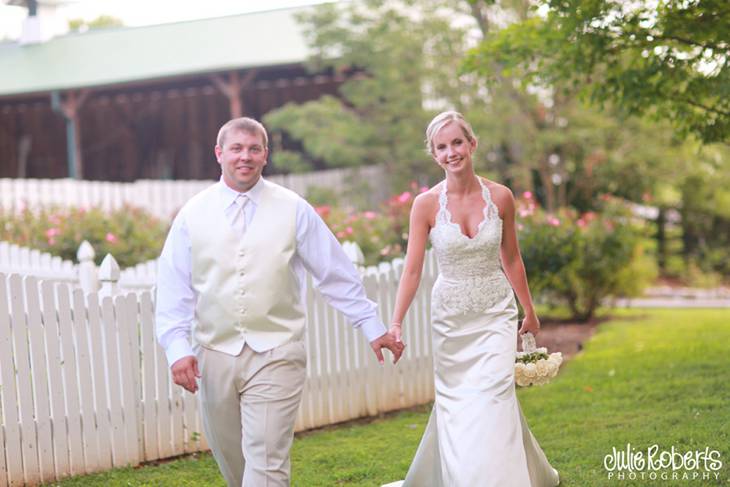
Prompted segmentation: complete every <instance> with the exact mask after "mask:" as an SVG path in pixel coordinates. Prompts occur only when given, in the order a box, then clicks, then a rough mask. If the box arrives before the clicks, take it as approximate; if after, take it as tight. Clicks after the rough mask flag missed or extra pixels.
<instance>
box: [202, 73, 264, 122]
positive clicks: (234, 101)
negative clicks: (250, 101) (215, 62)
mask: <svg viewBox="0 0 730 487" xmlns="http://www.w3.org/2000/svg"><path fill="white" fill-rule="evenodd" d="M255 77H256V70H255V69H250V70H248V71H247V72H246V75H245V76H244V77H243V79H241V78H239V75H238V71H231V72H230V73H228V76H227V79H224V78H223V77H222V76H220V75H215V74H214V75H212V76H210V80H211V81H212V82H213V85H214V86H215V87H216V88H218V91H220V92H221V93H222V94H223V95H224V96H225V97H226V98H228V106H229V111H230V115H231V118H239V117H242V116H243V109H244V107H243V103H241V90H243V89H244V88H245V87H247V86H248V85H249V84H251V82H253V80H254V78H255Z"/></svg>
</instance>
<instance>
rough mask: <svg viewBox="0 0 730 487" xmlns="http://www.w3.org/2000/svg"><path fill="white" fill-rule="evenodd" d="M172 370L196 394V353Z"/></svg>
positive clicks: (180, 361)
mask: <svg viewBox="0 0 730 487" xmlns="http://www.w3.org/2000/svg"><path fill="white" fill-rule="evenodd" d="M381 356H382V355H381ZM170 372H172V381H173V382H174V383H175V384H177V385H179V386H182V387H184V388H185V390H187V391H189V392H192V393H193V394H195V392H196V391H197V390H198V383H197V381H196V380H195V379H196V378H199V377H200V371H199V370H198V359H196V358H195V356H194V355H188V356H187V357H183V358H181V359H180V360H178V361H176V362H175V363H174V364H172V367H170Z"/></svg>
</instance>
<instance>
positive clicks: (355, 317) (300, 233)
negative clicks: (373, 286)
mask: <svg viewBox="0 0 730 487" xmlns="http://www.w3.org/2000/svg"><path fill="white" fill-rule="evenodd" d="M297 254H298V255H299V257H300V258H301V259H302V262H303V264H304V267H305V268H306V269H307V271H309V272H310V273H311V274H312V279H313V281H314V285H315V286H316V287H317V289H318V290H319V291H320V293H322V295H323V296H324V297H325V299H326V300H327V302H328V303H329V304H330V305H332V306H333V307H335V308H336V309H337V310H339V311H341V312H342V313H343V314H344V315H345V316H346V317H347V318H348V320H350V322H351V323H352V325H353V327H355V328H360V329H361V330H362V332H363V334H364V335H365V337H366V338H367V340H368V341H369V342H370V345H371V347H372V348H373V351H374V352H375V355H376V356H377V358H378V361H379V362H380V363H383V353H382V350H381V349H382V348H387V349H389V350H390V351H391V352H392V353H393V363H395V362H397V361H398V359H400V356H401V354H402V353H403V348H404V345H403V343H402V342H397V341H396V339H395V337H394V336H393V335H392V334H391V333H388V332H387V330H386V328H385V325H383V322H382V320H380V319H379V318H378V315H377V309H376V305H375V303H373V302H372V301H370V300H369V299H368V298H367V295H366V294H365V288H364V286H363V284H362V280H361V279H360V276H359V275H358V272H357V269H355V266H354V265H353V264H352V262H351V261H350V259H349V258H348V257H347V255H346V254H345V251H344V250H343V249H342V246H341V245H340V243H339V242H338V241H337V239H336V238H335V236H334V235H332V232H331V231H330V229H329V228H327V225H326V224H325V223H324V221H322V219H321V218H320V217H319V215H318V214H317V212H316V211H314V208H312V206H311V205H310V204H309V203H307V202H306V201H304V200H302V201H300V202H299V205H298V207H297Z"/></svg>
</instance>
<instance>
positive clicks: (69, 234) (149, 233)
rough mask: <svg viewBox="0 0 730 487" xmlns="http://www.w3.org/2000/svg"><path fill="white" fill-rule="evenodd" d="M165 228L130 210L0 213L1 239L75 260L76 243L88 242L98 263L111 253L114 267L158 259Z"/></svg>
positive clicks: (150, 217)
mask: <svg viewBox="0 0 730 487" xmlns="http://www.w3.org/2000/svg"><path fill="white" fill-rule="evenodd" d="M166 234H167V225H166V224H164V223H162V222H161V221H159V220H157V219H156V218H154V217H153V216H151V215H150V214H149V213H147V212H145V211H143V210H141V209H139V208H134V207H131V206H127V207H124V208H121V209H119V210H115V211H112V212H105V211H103V210H101V209H100V208H90V209H85V208H59V207H48V208H41V209H34V210H31V209H24V210H22V211H20V212H14V213H10V212H3V211H2V210H0V240H2V241H6V242H11V243H14V244H17V245H22V246H24V247H30V248H34V249H38V250H41V251H43V252H48V253H50V254H53V255H57V256H59V257H62V258H64V259H68V260H72V261H76V251H77V250H78V248H79V245H81V242H83V241H84V240H88V241H89V243H90V244H91V245H92V246H93V247H94V250H95V251H96V263H97V264H99V263H100V262H101V260H102V259H103V258H104V256H105V255H106V254H107V253H110V254H112V255H113V256H114V258H115V259H116V260H117V262H118V263H119V266H120V267H122V268H124V267H129V266H133V265H135V264H138V263H140V262H144V261H147V260H150V259H154V258H156V257H158V256H159V255H160V251H161V250H162V245H163V244H164V242H165V236H166Z"/></svg>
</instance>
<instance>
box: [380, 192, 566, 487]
mask: <svg viewBox="0 0 730 487" xmlns="http://www.w3.org/2000/svg"><path fill="white" fill-rule="evenodd" d="M479 182H480V184H481V185H482V195H483V197H484V200H485V203H486V206H485V208H484V220H483V221H482V223H481V224H480V225H479V228H478V231H477V233H476V235H475V236H474V238H473V239H470V238H469V237H467V236H466V235H464V234H463V233H462V232H461V228H460V227H459V225H458V224H456V223H453V222H452V221H451V215H450V213H449V211H448V208H447V197H446V182H444V184H443V185H442V190H441V194H440V196H439V212H438V215H437V217H436V225H435V226H434V228H433V229H432V230H431V243H432V245H433V248H434V251H435V252H436V258H437V261H438V267H439V271H440V274H439V277H438V279H437V280H436V283H435V284H434V287H433V291H432V310H431V315H432V321H433V329H432V340H433V354H434V357H433V361H434V374H435V389H436V400H435V403H434V406H433V411H432V412H431V417H430V419H429V421H428V425H427V426H426V431H425V432H424V434H423V438H422V440H421V444H420V445H419V447H418V451H417V452H416V456H415V458H414V460H413V463H412V464H411V466H410V469H409V470H408V474H407V476H406V479H405V481H402V482H396V483H392V484H388V486H389V487H395V486H403V487H554V486H556V485H558V484H559V483H560V481H559V478H558V472H557V471H556V470H555V469H554V468H552V467H551V466H550V464H549V463H548V461H547V458H546V457H545V454H544V453H543V451H542V450H541V449H540V446H539V445H538V443H537V441H536V440H535V438H534V437H533V436H532V433H531V432H530V430H529V428H528V426H527V423H526V422H525V418H524V417H523V415H522V410H521V409H520V405H519V402H518V401H517V396H516V393H515V381H514V364H515V354H516V352H517V305H516V302H515V298H514V294H513V292H512V288H511V286H510V284H509V281H508V280H507V278H506V276H505V274H504V272H503V271H502V268H501V259H500V244H501V241H502V220H501V219H500V217H499V214H498V210H497V207H496V206H495V204H494V202H493V201H492V199H491V197H490V195H489V190H488V189H487V187H486V186H485V185H484V183H483V182H482V180H481V178H480V179H479Z"/></svg>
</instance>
